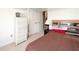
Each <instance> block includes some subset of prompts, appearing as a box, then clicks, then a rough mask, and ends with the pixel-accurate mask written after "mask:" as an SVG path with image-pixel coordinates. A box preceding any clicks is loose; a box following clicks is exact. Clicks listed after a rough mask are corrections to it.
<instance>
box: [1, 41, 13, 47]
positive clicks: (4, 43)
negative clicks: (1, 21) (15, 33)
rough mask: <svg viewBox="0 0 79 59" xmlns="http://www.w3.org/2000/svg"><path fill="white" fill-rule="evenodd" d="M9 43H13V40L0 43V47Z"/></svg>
mask: <svg viewBox="0 0 79 59" xmlns="http://www.w3.org/2000/svg"><path fill="white" fill-rule="evenodd" d="M11 43H13V40H12V41H8V42H6V43H3V44H1V45H0V47H4V46H6V45H8V44H11Z"/></svg>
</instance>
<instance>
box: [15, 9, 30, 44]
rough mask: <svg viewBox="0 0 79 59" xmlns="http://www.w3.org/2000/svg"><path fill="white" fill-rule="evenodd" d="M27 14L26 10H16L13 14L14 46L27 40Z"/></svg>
mask: <svg viewBox="0 0 79 59" xmlns="http://www.w3.org/2000/svg"><path fill="white" fill-rule="evenodd" d="M26 14H27V12H26V10H17V11H16V13H15V16H16V17H15V27H16V29H15V39H16V40H15V41H16V45H17V44H19V43H22V42H23V41H25V40H27V30H28V27H27V15H26Z"/></svg>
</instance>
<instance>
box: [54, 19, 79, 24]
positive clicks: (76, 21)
mask: <svg viewBox="0 0 79 59" xmlns="http://www.w3.org/2000/svg"><path fill="white" fill-rule="evenodd" d="M53 22H71V23H79V20H75V19H74V20H53Z"/></svg>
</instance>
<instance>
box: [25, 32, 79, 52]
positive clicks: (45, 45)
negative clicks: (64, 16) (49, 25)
mask: <svg viewBox="0 0 79 59" xmlns="http://www.w3.org/2000/svg"><path fill="white" fill-rule="evenodd" d="M78 38H79V37H77V38H76V37H73V36H70V35H66V34H62V33H58V32H53V31H52V32H51V31H49V32H48V33H47V34H46V35H45V36H42V37H41V38H39V39H37V40H35V41H33V42H31V43H30V44H28V46H27V47H26V49H25V50H26V51H79V39H78Z"/></svg>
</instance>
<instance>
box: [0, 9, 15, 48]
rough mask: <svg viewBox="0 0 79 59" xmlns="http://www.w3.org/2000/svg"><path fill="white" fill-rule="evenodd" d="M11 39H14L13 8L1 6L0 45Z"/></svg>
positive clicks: (11, 40)
mask: <svg viewBox="0 0 79 59" xmlns="http://www.w3.org/2000/svg"><path fill="white" fill-rule="evenodd" d="M11 36H12V37H11ZM13 39H14V13H13V9H9V8H1V9H0V47H1V46H4V45H6V44H8V43H11V42H13Z"/></svg>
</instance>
